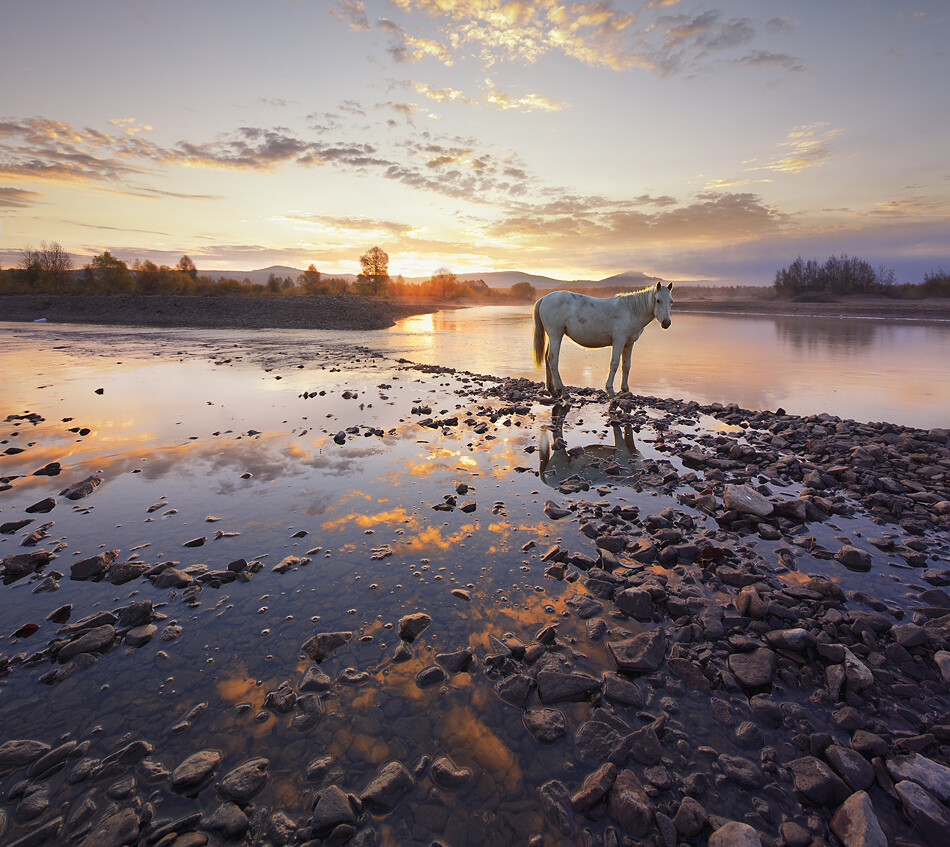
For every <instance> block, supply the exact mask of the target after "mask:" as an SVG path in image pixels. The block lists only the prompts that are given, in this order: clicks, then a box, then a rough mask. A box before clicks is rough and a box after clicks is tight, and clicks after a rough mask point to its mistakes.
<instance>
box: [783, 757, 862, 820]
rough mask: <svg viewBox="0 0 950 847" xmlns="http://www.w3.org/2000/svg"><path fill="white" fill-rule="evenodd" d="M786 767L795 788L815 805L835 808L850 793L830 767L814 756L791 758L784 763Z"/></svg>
mask: <svg viewBox="0 0 950 847" xmlns="http://www.w3.org/2000/svg"><path fill="white" fill-rule="evenodd" d="M786 767H787V768H788V769H789V771H791V773H792V778H793V779H794V782H795V789H796V790H797V791H800V792H801V793H802V795H803V796H804V797H805V799H807V800H808V801H809V802H811V803H814V804H815V805H816V806H826V807H827V808H829V809H835V808H837V807H838V806H840V805H841V804H842V803H843V802H844V801H845V800H846V799H847V798H848V797H849V796H850V794H851V792H850V791H849V790H848V786H847V785H845V784H844V782H842V780H841V779H840V778H839V777H838V776H836V775H835V774H834V773H833V772H832V770H831V768H829V767H828V766H827V765H826V764H825V763H824V762H822V761H821V760H820V759H816V758H815V757H814V756H803V757H802V758H800V759H793V760H792V761H791V762H788V763H787V764H786Z"/></svg>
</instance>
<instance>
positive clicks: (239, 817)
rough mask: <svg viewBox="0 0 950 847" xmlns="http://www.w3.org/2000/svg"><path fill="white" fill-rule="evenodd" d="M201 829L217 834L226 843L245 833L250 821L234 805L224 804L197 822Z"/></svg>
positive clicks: (239, 808) (238, 807)
mask: <svg viewBox="0 0 950 847" xmlns="http://www.w3.org/2000/svg"><path fill="white" fill-rule="evenodd" d="M199 823H200V825H201V828H202V829H210V830H211V831H213V832H217V833H219V834H220V835H221V836H222V837H223V838H224V839H225V840H226V841H230V840H231V839H235V838H240V837H241V836H242V835H244V833H245V832H247V829H248V827H249V826H250V821H248V819H247V815H245V814H244V812H243V811H242V810H241V807H240V806H238V805H237V804H236V803H231V802H225V803H222V804H221V805H220V806H218V808H217V809H215V810H214V811H213V812H211V813H210V814H207V815H205V816H204V817H203V818H202V819H201V821H200V822H199Z"/></svg>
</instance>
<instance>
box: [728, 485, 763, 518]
mask: <svg viewBox="0 0 950 847" xmlns="http://www.w3.org/2000/svg"><path fill="white" fill-rule="evenodd" d="M722 500H723V505H724V506H725V507H726V509H727V510H731V511H735V512H738V513H739V514H740V515H754V516H755V517H757V518H767V517H768V516H769V515H771V514H772V511H773V509H774V507H773V506H772V502H771V501H770V500H769V498H768V497H765V496H764V495H762V494H759V492H758V491H756V490H755V489H754V488H750V487H749V486H748V485H726V488H725V491H724V493H723V497H722Z"/></svg>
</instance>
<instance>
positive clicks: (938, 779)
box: [887, 753, 950, 803]
mask: <svg viewBox="0 0 950 847" xmlns="http://www.w3.org/2000/svg"><path fill="white" fill-rule="evenodd" d="M887 772H888V773H889V774H890V775H891V779H893V780H894V782H900V781H902V780H907V779H909V780H911V781H912V782H916V783H917V784H918V785H920V786H922V787H924V788H926V789H927V790H928V791H929V792H930V793H931V794H933V795H934V796H935V797H937V798H938V799H939V800H942V801H943V802H944V803H948V802H950V768H948V767H947V766H946V765H942V764H940V763H939V762H935V761H934V760H933V759H928V758H927V757H926V756H921V755H920V753H909V754H908V755H906V756H892V757H891V758H890V759H888V760H887Z"/></svg>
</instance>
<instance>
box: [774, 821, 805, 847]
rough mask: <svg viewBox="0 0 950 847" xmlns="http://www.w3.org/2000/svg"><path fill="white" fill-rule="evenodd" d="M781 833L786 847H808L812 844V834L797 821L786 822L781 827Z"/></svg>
mask: <svg viewBox="0 0 950 847" xmlns="http://www.w3.org/2000/svg"><path fill="white" fill-rule="evenodd" d="M779 832H780V833H781V836H782V841H784V842H785V847H808V845H809V844H811V839H812V835H811V833H810V832H809V831H808V830H807V829H805V827H803V826H802V825H801V824H797V823H795V821H785V823H783V824H782V825H781V826H780V827H779Z"/></svg>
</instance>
